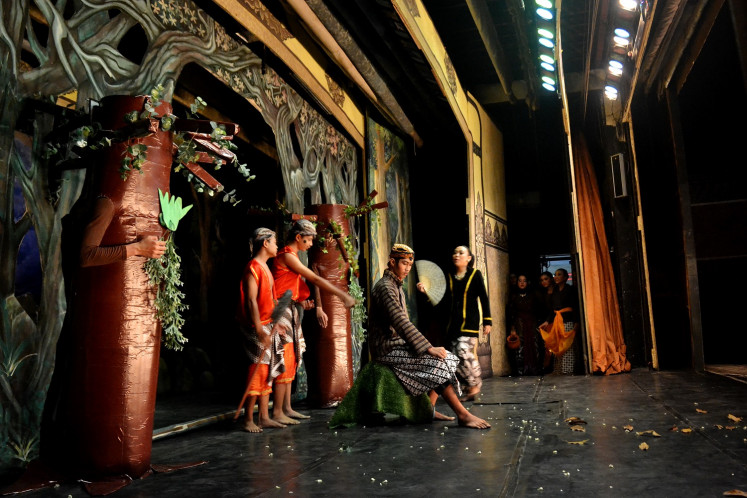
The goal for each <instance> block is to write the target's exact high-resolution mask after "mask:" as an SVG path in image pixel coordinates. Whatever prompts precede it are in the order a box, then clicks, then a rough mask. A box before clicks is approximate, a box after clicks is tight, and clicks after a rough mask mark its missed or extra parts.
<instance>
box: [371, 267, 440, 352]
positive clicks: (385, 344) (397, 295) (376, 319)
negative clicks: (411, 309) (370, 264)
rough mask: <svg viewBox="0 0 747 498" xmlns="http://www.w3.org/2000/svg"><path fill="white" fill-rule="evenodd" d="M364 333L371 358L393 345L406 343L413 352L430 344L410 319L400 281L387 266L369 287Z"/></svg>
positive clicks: (422, 350) (389, 350)
mask: <svg viewBox="0 0 747 498" xmlns="http://www.w3.org/2000/svg"><path fill="white" fill-rule="evenodd" d="M368 337H369V345H370V347H371V354H372V355H373V357H374V359H375V358H379V357H381V356H384V355H386V354H387V353H389V352H391V351H392V350H393V349H394V348H395V347H409V348H410V349H411V350H412V352H413V353H414V354H415V355H420V354H422V353H425V352H426V351H427V350H428V349H429V348H430V347H431V343H430V342H428V339H426V338H425V336H424V335H423V334H421V333H420V331H419V330H418V329H417V328H416V327H415V325H413V324H412V322H411V321H410V317H409V315H408V314H407V306H406V305H405V294H404V292H403V291H402V282H401V281H400V280H399V278H397V276H396V275H394V273H392V272H391V271H389V270H384V275H383V276H382V277H381V279H379V281H378V282H376V284H375V285H374V287H373V290H372V291H371V314H370V318H369V324H368Z"/></svg>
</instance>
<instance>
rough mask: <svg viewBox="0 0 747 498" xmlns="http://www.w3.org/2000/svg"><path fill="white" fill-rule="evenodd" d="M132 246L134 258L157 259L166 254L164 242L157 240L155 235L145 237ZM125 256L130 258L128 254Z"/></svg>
mask: <svg viewBox="0 0 747 498" xmlns="http://www.w3.org/2000/svg"><path fill="white" fill-rule="evenodd" d="M133 245H134V246H135V255H136V256H145V257H146V258H154V259H158V258H160V257H161V256H163V253H165V252H166V242H165V241H163V240H158V237H156V236H155V235H146V236H145V237H143V238H142V239H140V240H138V241H137V242H135V244H133ZM127 255H128V256H130V254H129V253H128V254H127Z"/></svg>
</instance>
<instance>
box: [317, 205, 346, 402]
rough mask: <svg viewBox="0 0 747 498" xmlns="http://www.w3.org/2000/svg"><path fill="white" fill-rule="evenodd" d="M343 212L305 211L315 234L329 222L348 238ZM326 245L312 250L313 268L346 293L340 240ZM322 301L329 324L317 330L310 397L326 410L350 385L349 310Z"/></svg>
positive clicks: (335, 301) (332, 208)
mask: <svg viewBox="0 0 747 498" xmlns="http://www.w3.org/2000/svg"><path fill="white" fill-rule="evenodd" d="M344 210H345V206H344V205H342V204H322V205H316V206H311V207H310V208H309V209H308V211H309V212H310V213H311V214H315V215H317V222H318V224H319V225H318V227H319V228H318V231H320V230H319V229H321V230H326V227H328V226H329V223H330V221H334V222H335V223H337V224H339V225H340V226H341V227H342V234H341V237H345V236H348V235H350V223H349V221H348V218H347V216H346V215H345V211H344ZM320 233H322V232H321V231H320ZM325 241H326V243H325V245H326V249H327V253H326V254H325V253H324V252H322V251H321V250H320V249H321V248H315V249H314V251H313V252H312V254H311V262H312V265H313V266H315V267H316V268H317V269H318V271H319V275H320V276H321V277H323V278H325V279H327V280H329V281H330V282H331V283H332V285H334V286H336V287H339V288H340V289H343V290H344V291H345V292H347V290H348V271H349V269H350V264H349V263H348V261H347V259H346V258H345V257H343V256H342V253H341V251H340V247H342V245H341V243H339V239H334V238H332V237H331V236H326V237H325ZM321 300H322V307H323V308H324V311H325V312H326V313H327V316H328V318H329V321H328V323H327V326H326V327H325V328H320V329H319V337H318V341H317V354H316V358H314V360H316V365H315V368H316V372H317V385H316V386H309V388H310V390H312V389H313V390H314V391H317V392H316V393H314V394H315V395H314V396H313V397H314V398H316V399H317V401H318V404H319V405H320V406H322V407H325V408H327V407H331V406H334V405H336V404H337V403H339V402H340V401H341V400H342V398H344V397H345V394H347V392H348V390H349V389H350V388H351V387H352V385H353V350H352V337H351V330H350V310H349V309H347V308H345V306H344V305H343V303H342V301H340V299H339V298H338V297H336V296H333V295H332V294H329V293H327V292H322V293H321Z"/></svg>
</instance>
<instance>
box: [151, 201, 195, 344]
mask: <svg viewBox="0 0 747 498" xmlns="http://www.w3.org/2000/svg"><path fill="white" fill-rule="evenodd" d="M158 198H159V200H160V203H161V214H160V215H159V216H158V219H159V221H160V222H161V225H163V226H164V227H165V228H167V229H168V230H170V233H169V235H168V236H167V237H166V252H165V253H164V254H163V256H161V257H160V258H158V259H149V260H148V261H147V262H146V263H145V272H146V273H147V274H148V281H149V283H150V285H151V286H153V287H155V289H156V301H155V307H156V317H157V318H158V319H159V320H160V322H161V328H162V330H163V336H162V337H163V344H164V346H165V347H167V348H168V349H173V350H175V351H181V350H182V349H183V348H184V344H185V343H186V342H187V341H188V339H187V338H186V337H184V335H183V334H182V331H181V330H182V326H183V325H184V318H183V317H182V311H184V310H186V309H187V308H188V306H187V305H186V304H184V302H183V299H184V293H183V292H182V291H181V290H179V288H180V287H181V286H182V285H183V284H182V280H181V274H182V271H181V263H182V258H181V256H179V254H177V252H176V244H174V232H175V231H176V228H177V226H178V225H179V221H180V220H181V219H182V218H183V217H184V215H186V214H187V212H189V210H190V209H192V205H191V204H190V205H189V206H186V207H182V199H181V197H177V196H170V195H169V193H168V192H165V193H164V192H162V191H161V189H158Z"/></svg>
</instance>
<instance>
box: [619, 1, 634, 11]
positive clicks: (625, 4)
mask: <svg viewBox="0 0 747 498" xmlns="http://www.w3.org/2000/svg"><path fill="white" fill-rule="evenodd" d="M620 7H622V8H623V9H625V10H628V11H633V10H635V9H637V8H638V0H620Z"/></svg>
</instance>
